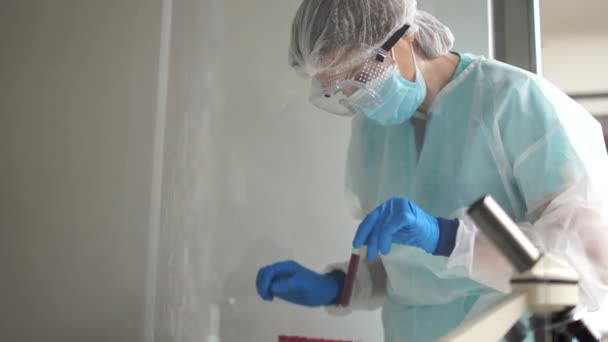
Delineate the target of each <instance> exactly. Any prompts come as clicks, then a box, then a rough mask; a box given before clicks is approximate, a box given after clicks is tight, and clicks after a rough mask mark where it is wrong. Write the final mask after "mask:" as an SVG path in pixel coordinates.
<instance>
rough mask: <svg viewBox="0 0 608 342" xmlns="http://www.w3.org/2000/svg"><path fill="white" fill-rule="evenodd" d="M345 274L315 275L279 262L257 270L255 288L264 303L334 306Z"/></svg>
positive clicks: (302, 268) (293, 262) (292, 262)
mask: <svg viewBox="0 0 608 342" xmlns="http://www.w3.org/2000/svg"><path fill="white" fill-rule="evenodd" d="M344 278H345V274H344V272H342V271H339V270H336V271H333V272H330V273H328V274H319V273H316V272H314V271H312V270H309V269H308V268H306V267H304V266H301V265H300V264H298V263H297V262H295V261H291V260H290V261H283V262H278V263H276V264H272V265H269V266H266V267H263V268H261V269H260V270H259V271H258V276H257V279H256V287H257V290H258V294H259V295H260V297H262V299H264V300H268V301H270V300H273V299H274V297H275V296H276V297H279V298H281V299H284V300H286V301H288V302H290V303H294V304H299V305H304V306H312V307H315V306H324V305H332V304H337V301H338V298H339V296H340V292H341V290H342V285H343V283H344Z"/></svg>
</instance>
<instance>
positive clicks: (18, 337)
mask: <svg viewBox="0 0 608 342" xmlns="http://www.w3.org/2000/svg"><path fill="white" fill-rule="evenodd" d="M159 16H160V3H159V2H152V1H143V0H142V1H139V0H134V1H122V0H111V1H110V0H109V1H103V2H102V1H77V0H72V1H70V0H55V1H34V0H7V1H3V2H2V10H1V11H0V42H2V53H0V75H1V76H0V78H1V80H2V81H1V82H2V84H1V85H0V89H2V91H1V92H0V156H2V160H1V161H0V270H2V276H1V278H2V280H1V281H0V303H2V304H1V305H0V317H2V319H0V340H2V341H19V342H21V341H24V342H29V341H117V342H118V341H124V342H132V341H140V340H141V339H142V338H143V336H142V325H143V317H144V316H143V311H144V291H143V289H144V283H145V273H146V246H147V233H148V214H149V213H148V206H149V190H150V189H149V186H150V177H151V172H150V165H151V156H152V148H151V146H152V143H153V132H154V127H153V124H154V121H153V120H150V119H149V117H150V114H152V115H153V113H154V105H155V97H156V74H157V72H156V71H157V67H158V61H157V59H158V36H159V34H158V33H159V31H160V27H159V20H158V18H159Z"/></svg>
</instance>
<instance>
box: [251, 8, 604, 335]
mask: <svg viewBox="0 0 608 342" xmlns="http://www.w3.org/2000/svg"><path fill="white" fill-rule="evenodd" d="M453 40H454V38H453V35H452V34H451V32H450V30H449V29H448V28H447V27H446V26H444V25H443V24H441V23H440V22H439V21H437V19H435V18H434V17H433V16H431V15H429V14H428V13H425V12H423V11H419V10H417V4H416V1H413V0H304V1H303V2H302V4H301V5H300V7H299V9H298V11H297V14H296V16H295V19H294V20H293V26H292V31H291V46H290V48H289V61H290V63H291V65H292V66H293V67H294V68H295V69H296V70H297V71H298V72H299V73H301V74H303V75H307V76H309V77H311V78H312V86H311V87H312V88H311V93H310V101H311V102H312V103H313V104H314V105H316V106H318V107H319V108H322V109H324V110H326V111H328V112H330V113H334V114H338V115H344V116H351V117H352V133H351V140H350V146H349V151H348V158H347V165H346V188H347V193H348V194H350V197H351V199H352V200H354V201H353V203H355V204H356V208H357V209H358V212H359V215H360V216H359V217H360V218H361V219H363V220H362V222H361V224H360V225H359V227H358V230H357V232H356V234H355V237H354V242H353V246H354V247H362V246H366V247H367V248H366V250H367V259H368V263H362V265H361V266H360V269H359V273H358V276H357V279H356V281H355V285H354V290H353V291H354V292H353V298H352V300H351V306H350V308H349V309H367V310H373V309H376V308H379V307H382V319H383V325H384V332H385V340H386V341H391V342H393V341H432V340H435V339H437V338H438V337H440V336H443V335H445V334H446V333H448V332H449V331H451V330H452V329H454V328H455V327H457V326H458V325H459V324H461V323H462V322H463V321H464V320H466V319H467V318H470V317H472V316H474V315H475V314H476V313H479V312H480V311H481V310H483V309H485V308H487V307H488V306H490V305H492V304H493V303H495V302H496V301H497V300H499V299H500V298H501V296H504V294H505V293H507V292H509V290H510V288H509V280H510V277H511V275H512V273H513V270H512V269H511V267H510V266H509V264H508V262H507V261H506V260H505V259H504V258H503V257H502V256H501V255H500V254H499V252H498V251H497V250H496V249H494V247H493V246H492V244H491V243H490V242H489V241H488V240H487V239H486V238H485V237H484V236H483V235H482V234H481V233H480V232H479V231H478V229H477V228H476V227H475V224H474V223H473V222H472V221H471V220H470V219H468V218H467V216H466V215H465V210H466V208H467V207H468V206H469V205H471V204H472V203H473V202H474V201H475V200H477V199H478V198H480V197H481V196H483V195H485V194H490V195H491V196H493V197H494V198H495V199H496V200H497V201H498V202H499V203H500V205H501V206H502V207H503V208H504V209H505V210H506V211H507V213H508V214H509V215H510V216H511V217H512V218H513V219H514V220H515V221H516V222H518V225H519V227H520V228H521V229H522V231H523V232H524V233H525V234H526V235H527V236H528V237H529V238H530V239H531V240H532V241H533V242H534V243H535V244H536V245H537V246H538V247H539V248H540V249H541V250H542V251H544V252H545V253H549V254H551V255H553V256H556V257H557V258H560V259H561V260H563V261H564V262H567V263H568V264H569V265H571V266H572V267H573V268H575V269H576V270H577V271H578V273H579V275H580V277H581V283H580V294H581V302H582V303H581V304H582V305H584V306H585V307H587V308H588V309H590V310H596V309H598V308H599V306H600V304H601V302H602V301H603V300H604V297H605V296H606V294H607V293H608V248H607V247H606V246H608V186H607V181H608V156H607V153H606V148H605V145H604V143H603V137H602V132H601V128H600V125H599V124H598V122H597V121H595V120H594V119H593V117H592V116H591V115H590V114H589V113H588V112H586V111H585V110H584V109H583V108H582V107H581V106H580V105H578V104H577V103H576V102H574V101H572V100H571V99H570V98H568V97H567V96H566V95H565V94H564V93H562V92H561V91H560V90H558V89H557V88H556V87H555V86H553V85H551V84H550V83H549V82H547V81H545V80H543V79H542V78H540V77H538V76H536V75H533V74H531V73H528V72H526V71H523V70H521V69H518V68H516V67H513V66H510V65H506V64H503V63H500V62H497V61H494V60H489V59H485V58H483V57H479V56H474V55H471V54H459V53H455V52H450V49H451V48H452V45H453ZM372 261H373V262H372ZM345 268H346V264H337V265H333V266H331V267H330V268H328V271H327V272H325V273H317V272H314V271H312V270H309V269H307V268H305V267H303V266H301V265H299V264H298V263H296V262H294V261H286V262H279V263H276V264H273V265H269V266H266V267H263V268H261V269H260V270H259V272H258V276H257V279H256V285H257V291H258V293H259V295H260V296H261V297H262V298H263V299H264V300H272V299H273V298H275V297H278V298H281V299H283V300H286V301H289V302H292V303H295V304H299V305H306V306H325V307H327V308H328V309H329V311H330V312H335V313H340V312H345V311H347V309H344V308H340V307H338V306H337V305H336V304H337V302H338V298H339V297H340V291H341V288H342V284H343V282H344V277H345Z"/></svg>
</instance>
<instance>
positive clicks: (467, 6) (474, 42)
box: [418, 0, 493, 57]
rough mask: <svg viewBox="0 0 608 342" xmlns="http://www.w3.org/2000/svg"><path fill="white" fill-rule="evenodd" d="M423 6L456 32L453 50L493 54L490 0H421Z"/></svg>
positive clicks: (483, 54) (487, 55) (485, 54)
mask: <svg viewBox="0 0 608 342" xmlns="http://www.w3.org/2000/svg"><path fill="white" fill-rule="evenodd" d="M418 3H419V6H420V8H422V9H424V10H426V11H428V12H430V13H431V14H433V15H435V16H436V17H437V18H438V19H439V20H440V21H441V22H442V23H444V24H445V25H447V26H448V27H449V28H450V29H451V30H452V33H454V36H455V37H456V41H455V44H454V50H455V51H457V52H469V53H474V54H477V55H482V56H486V57H491V56H492V49H493V48H492V37H491V36H490V32H491V26H492V23H491V20H490V15H489V13H490V0H460V1H450V0H419V1H418Z"/></svg>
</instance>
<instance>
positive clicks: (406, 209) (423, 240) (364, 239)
mask: <svg viewBox="0 0 608 342" xmlns="http://www.w3.org/2000/svg"><path fill="white" fill-rule="evenodd" d="M457 227H458V220H446V219H442V218H437V217H434V216H432V215H429V214H427V213H426V212H425V211H424V210H422V209H420V208H419V207H418V206H416V205H415V204H414V203H413V202H412V201H410V200H408V199H406V198H398V197H396V198H391V199H389V200H388V201H386V202H384V203H383V204H382V205H380V206H379V207H378V208H376V209H375V210H374V211H372V212H371V213H370V214H368V215H367V217H366V218H365V219H364V220H363V222H361V224H360V225H359V229H358V230H357V233H356V234H355V239H354V241H353V247H355V248H359V247H361V246H363V245H367V259H368V260H370V261H371V260H374V259H375V258H376V256H377V254H378V251H380V252H381V253H382V254H384V255H386V254H388V253H389V252H390V250H391V244H393V243H397V244H401V245H407V246H413V247H419V248H421V249H423V250H424V251H426V252H427V253H430V254H437V255H449V254H450V253H451V252H452V250H453V248H454V240H455V236H456V230H457ZM441 235H443V237H442V236H441ZM440 240H441V241H440ZM440 242H441V244H440ZM438 247H439V248H438Z"/></svg>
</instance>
